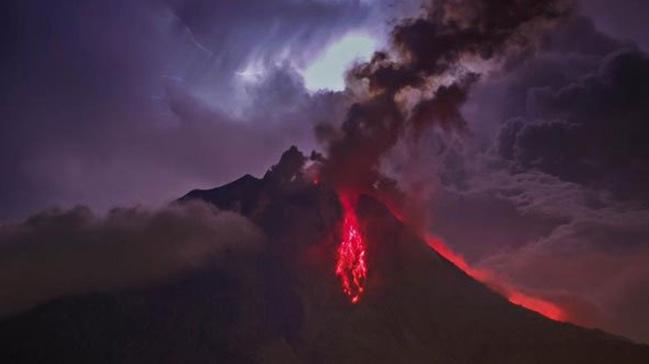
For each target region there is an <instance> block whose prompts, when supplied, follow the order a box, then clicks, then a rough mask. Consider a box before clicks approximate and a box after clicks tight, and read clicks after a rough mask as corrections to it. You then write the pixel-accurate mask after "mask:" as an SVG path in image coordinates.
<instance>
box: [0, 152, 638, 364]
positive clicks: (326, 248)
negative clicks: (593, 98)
mask: <svg viewBox="0 0 649 364" xmlns="http://www.w3.org/2000/svg"><path fill="white" fill-rule="evenodd" d="M304 160H305V159H304V157H303V156H302V155H301V154H300V153H299V152H298V151H297V150H296V149H290V150H289V151H287V152H286V153H285V154H284V156H283V157H282V160H281V161H280V163H278V165H276V166H274V167H273V168H272V169H271V170H270V171H269V172H268V173H267V174H266V175H265V176H264V178H262V179H257V178H254V177H251V176H245V177H243V178H241V179H239V180H237V181H235V182H233V183H231V184H228V185H225V186H223V187H220V188H216V189H212V190H206V191H199V190H196V191H192V192H190V193H189V194H187V195H186V196H184V197H183V198H181V199H180V201H181V203H182V202H183V201H187V200H192V199H202V200H205V201H207V202H210V203H213V204H215V205H217V206H218V207H220V208H222V209H229V210H234V211H237V212H240V213H242V214H243V215H245V216H248V217H249V218H250V219H251V220H252V221H253V222H255V223H256V224H257V225H258V226H260V227H261V228H262V230H263V231H264V232H265V234H266V236H267V238H268V241H267V246H266V249H265V250H264V251H263V252H262V253H260V254H258V255H254V256H238V255H237V254H235V253H233V254H232V256H231V257H229V258H228V259H227V264H226V265H225V266H223V267H219V268H216V267H214V268H212V269H205V270H200V271H194V272H188V273H187V274H186V275H184V276H183V277H180V278H178V279H177V280H175V281H173V282H170V283H168V284H165V285H162V286H157V287H151V288H149V289H142V290H134V291H127V292H114V293H107V294H96V295H89V296H82V297H70V298H65V299H60V300H57V301H55V302H52V303H49V304H46V305H42V306H40V307H37V308H35V309H34V310H32V311H29V312H26V313H23V314H21V315H18V316H15V317H13V318H10V319H7V320H5V321H3V322H1V323H0V340H2V342H3V345H2V347H0V360H1V361H2V362H7V363H37V362H66V363H69V362H92V363H115V362H123V363H153V362H155V363H178V362H191V363H213V362H222V363H248V362H260V363H395V362H396V363H648V362H649V347H647V346H644V345H637V344H634V343H631V342H630V341H628V340H626V339H624V338H620V337H616V336H612V335H609V334H606V333H603V332H600V331H595V330H587V329H583V328H579V327H576V326H574V325H571V324H565V323H558V322H554V321H551V320H549V319H546V318H545V317H542V316H540V315H538V314H536V313H534V312H531V311H527V310H525V309H523V308H521V307H518V306H515V305H512V304H510V303H509V302H508V301H507V300H506V299H504V298H503V297H501V296H499V295H498V294H496V293H494V292H492V291H491V290H490V289H488V288H486V287H485V286H483V285H481V284H480V283H478V282H476V281H474V280H473V279H471V278H470V277H468V276H467V275H465V274H464V273H463V272H461V271H460V270H458V269H457V268H456V267H455V266H453V265H452V264H451V263H449V262H448V261H446V260H445V259H443V258H442V257H440V256H439V255H438V254H436V253H435V252H434V251H433V250H431V249H430V248H429V247H428V246H427V245H426V243H425V242H423V241H421V240H420V239H419V238H418V237H417V236H416V234H414V233H413V232H412V231H410V230H409V229H408V228H407V227H405V226H404V225H403V224H401V223H400V222H399V221H398V220H397V219H395V218H394V217H393V216H392V215H391V214H390V213H389V211H388V210H387V209H386V208H385V207H384V206H382V205H381V204H380V203H378V202H377V201H375V200H374V199H372V198H370V197H367V196H361V197H360V198H359V200H358V203H357V205H356V213H357V215H358V218H359V222H360V229H361V231H362V233H363V235H364V237H365V241H366V243H367V265H368V276H367V282H366V283H367V284H366V292H365V294H364V296H363V297H362V299H361V301H360V302H359V303H358V304H351V303H350V302H349V300H348V298H347V297H346V296H345V295H344V294H343V293H342V292H341V289H340V284H339V281H338V279H337V277H336V275H335V274H334V269H335V267H334V265H335V257H336V248H337V245H338V241H339V239H340V232H339V230H340V220H341V207H340V204H339V203H338V197H337V194H336V192H335V191H334V190H332V189H330V188H329V187H327V186H323V185H314V184H312V183H311V181H310V180H309V179H308V178H304V176H303V174H304V170H303V165H304Z"/></svg>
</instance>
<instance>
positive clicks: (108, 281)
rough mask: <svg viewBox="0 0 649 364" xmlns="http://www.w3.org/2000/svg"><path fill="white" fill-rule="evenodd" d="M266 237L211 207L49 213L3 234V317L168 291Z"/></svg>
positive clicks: (0, 256) (0, 254) (0, 240)
mask: <svg viewBox="0 0 649 364" xmlns="http://www.w3.org/2000/svg"><path fill="white" fill-rule="evenodd" d="M262 240H263V238H262V234H261V232H260V231H259V230H258V229H257V228H256V227H255V226H254V224H252V223H251V222H250V221H249V220H247V219H246V218H244V217H243V216H241V215H238V214H235V213H231V212H224V211H217V210H216V209H215V208H213V207H211V206H210V205H208V204H206V203H201V202H191V203H187V204H182V205H172V206H169V207H166V208H163V209H160V210H157V211H147V210H143V209H140V208H118V209H114V210H112V211H110V212H109V213H108V214H107V215H106V216H98V215H96V214H94V213H92V212H91V211H90V209H88V208H86V207H77V208H73V209H70V210H49V211H45V212H41V213H38V214H35V215H33V216H31V217H30V218H29V219H27V220H26V221H25V222H23V223H19V224H8V225H2V226H0V287H2V300H0V315H6V314H9V313H12V312H16V311H20V310H24V309H26V308H29V307H31V306H34V305H36V304H38V303H42V302H46V301H48V300H51V299H54V298H57V297H62V296H66V295H74V294H81V293H89V292H102V291H108V290H119V289H128V288H139V287H143V286H147V285H151V284H156V283H162V282H164V281H167V280H169V279H173V278H174V277H177V276H179V275H180V274H182V273H185V272H188V271H190V270H192V269H197V268H201V267H204V266H206V265H208V264H209V266H217V267H218V266H219V265H220V264H221V263H222V262H223V259H225V258H227V257H229V256H233V255H241V254H245V253H248V252H254V251H255V250H257V249H259V248H260V246H261V245H260V244H261V242H262Z"/></svg>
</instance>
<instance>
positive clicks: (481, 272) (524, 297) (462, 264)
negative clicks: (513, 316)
mask: <svg viewBox="0 0 649 364" xmlns="http://www.w3.org/2000/svg"><path fill="white" fill-rule="evenodd" d="M383 202H384V204H385V205H386V206H387V207H388V209H389V210H390V212H392V215H393V216H395V217H396V218H397V219H398V220H399V221H401V222H402V223H404V224H406V219H405V218H404V216H405V215H404V214H403V213H402V212H401V210H400V209H399V208H397V204H395V203H394V201H390V200H385V199H383ZM418 235H419V236H420V237H422V238H423V239H424V241H426V243H427V244H428V246H430V247H431V248H432V249H433V250H435V252H437V254H439V255H441V256H442V257H444V258H445V259H446V260H448V261H449V262H451V263H453V264H454V265H455V266H456V267H458V268H459V269H460V270H461V271H463V272H464V273H466V274H467V275H468V276H469V277H471V278H473V279H475V280H476V281H478V282H480V283H483V284H485V285H486V286H488V287H490V288H491V289H493V290H494V291H496V292H498V293H500V294H501V295H503V296H505V297H506V298H507V300H508V301H509V302H511V303H513V304H515V305H518V306H522V307H525V308H526V309H528V310H530V311H534V312H536V313H538V314H541V315H543V316H545V317H547V318H549V319H552V320H555V321H560V322H564V321H566V320H567V319H568V315H567V314H566V312H565V311H564V310H563V309H562V308H561V307H559V306H557V305H556V304H554V303H552V302H550V301H546V300H544V299H541V298H537V297H532V296H530V295H528V294H525V293H523V292H520V291H519V290H518V289H517V288H516V287H515V286H514V285H513V284H511V283H510V282H508V281H507V280H506V279H503V278H502V277H498V276H497V275H496V274H495V273H494V272H492V271H489V270H486V269H481V268H475V267H472V266H471V265H469V263H467V261H466V260H465V259H464V257H463V256H462V255H460V254H458V253H456V252H454V251H453V250H452V249H451V248H450V247H449V246H448V245H446V244H445V243H444V242H443V241H442V240H441V239H439V238H437V237H435V236H433V235H432V234H430V233H428V232H426V231H423V230H422V229H419V234H418Z"/></svg>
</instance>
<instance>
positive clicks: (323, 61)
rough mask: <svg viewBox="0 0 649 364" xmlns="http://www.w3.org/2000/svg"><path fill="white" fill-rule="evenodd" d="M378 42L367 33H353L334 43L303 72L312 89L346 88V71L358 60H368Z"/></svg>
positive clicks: (339, 89) (308, 85)
mask: <svg viewBox="0 0 649 364" xmlns="http://www.w3.org/2000/svg"><path fill="white" fill-rule="evenodd" d="M377 43H378V42H377V41H376V40H375V39H374V38H372V37H370V36H368V35H365V34H358V33H351V34H347V35H345V36H344V37H342V38H340V39H339V40H338V41H336V42H334V43H332V44H331V45H330V46H329V47H328V48H327V49H325V50H324V51H323V52H322V54H321V55H320V56H319V57H318V58H316V59H315V60H314V61H313V62H312V63H311V64H309V65H308V66H307V67H306V69H304V71H303V72H302V77H304V84H305V86H306V88H307V89H308V90H310V91H317V90H321V89H328V90H334V91H341V90H344V89H345V71H346V70H347V69H348V68H349V67H350V66H351V65H352V64H353V63H354V62H356V61H365V60H368V59H369V58H370V57H371V56H372V54H373V53H374V51H375V50H376V48H377V46H378V44H377Z"/></svg>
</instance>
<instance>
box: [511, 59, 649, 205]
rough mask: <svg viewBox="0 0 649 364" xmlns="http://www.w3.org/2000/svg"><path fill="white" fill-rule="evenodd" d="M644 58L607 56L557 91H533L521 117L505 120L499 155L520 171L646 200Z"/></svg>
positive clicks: (648, 97) (648, 92) (648, 113)
mask: <svg viewBox="0 0 649 364" xmlns="http://www.w3.org/2000/svg"><path fill="white" fill-rule="evenodd" d="M648 105H649V57H648V56H647V55H646V54H645V53H643V52H641V51H638V50H635V49H631V50H621V51H617V52H615V53H612V54H610V55H608V56H607V57H606V58H605V59H604V60H603V61H602V63H601V64H600V66H599V67H598V69H597V70H596V71H594V72H593V73H590V74H587V75H585V76H583V77H581V78H580V79H579V80H576V81H574V82H571V83H568V84H566V85H563V86H561V87H557V88H553V87H533V88H530V89H529V90H528V92H527V108H526V112H525V115H524V116H523V117H522V118H517V119H513V120H510V121H509V122H508V123H507V124H506V125H505V126H504V127H503V130H502V132H501V135H500V139H499V148H500V153H501V155H502V156H503V157H505V158H507V159H511V160H513V161H515V162H516V163H517V164H518V165H519V167H520V168H523V169H529V168H538V169H540V170H542V171H545V172H547V173H550V174H552V175H555V176H558V177H560V178H562V179H564V180H567V181H575V182H579V183H582V184H587V185H590V186H592V187H595V188H608V189H610V190H612V191H614V192H615V193H616V194H618V195H620V196H623V197H627V198H634V199H638V198H640V199H642V200H645V201H647V200H648V199H649V190H648V189H647V186H646V183H645V181H646V180H647V179H649V147H647V143H646V142H645V138H646V135H647V134H648V133H649V126H647V120H649V106H648Z"/></svg>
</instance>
